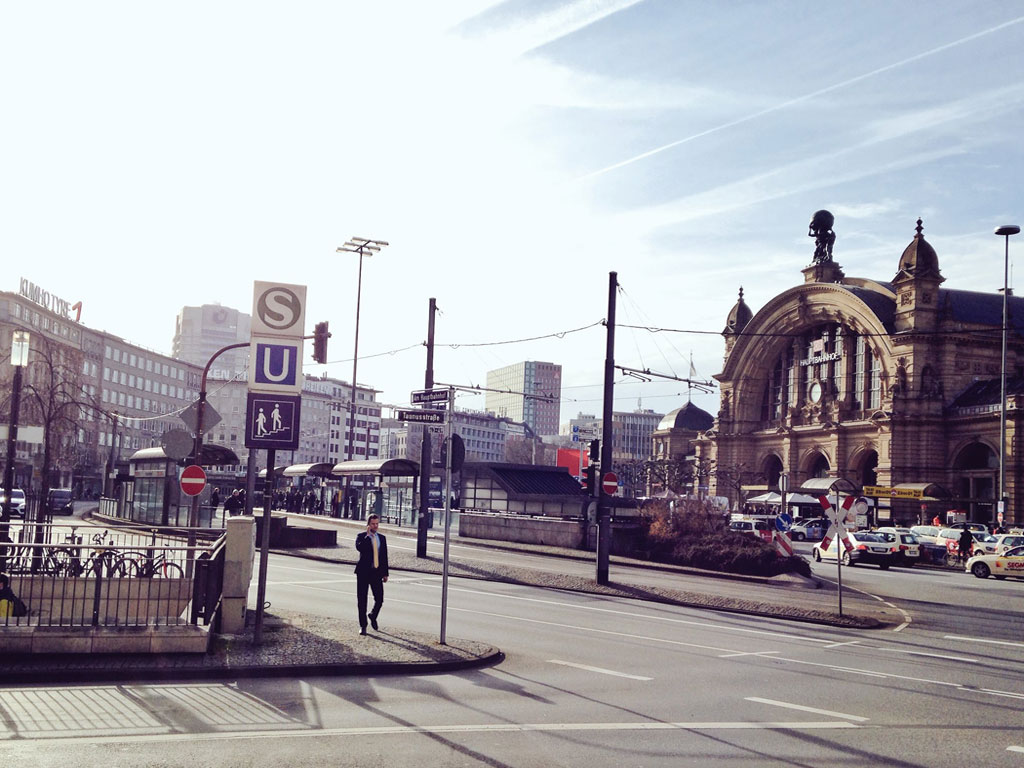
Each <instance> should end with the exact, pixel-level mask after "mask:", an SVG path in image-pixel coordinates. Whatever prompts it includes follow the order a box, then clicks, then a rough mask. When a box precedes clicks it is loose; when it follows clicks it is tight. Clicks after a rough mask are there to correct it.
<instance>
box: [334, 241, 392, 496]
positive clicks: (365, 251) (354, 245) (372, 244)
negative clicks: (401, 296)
mask: <svg viewBox="0 0 1024 768" xmlns="http://www.w3.org/2000/svg"><path fill="white" fill-rule="evenodd" d="M387 245H388V243H387V242H386V241H384V240H370V239H369V238H366V237H353V238H350V239H349V240H348V241H347V242H346V243H345V244H344V245H343V246H341V247H340V248H338V249H337V251H336V252H337V253H343V252H344V253H358V254H359V279H358V280H357V282H356V340H355V350H354V351H353V353H352V398H351V402H350V403H349V409H350V411H351V416H350V417H349V425H348V440H347V441H346V442H347V447H346V449H345V460H346V461H352V450H353V443H354V442H355V430H356V413H357V412H358V408H357V407H356V372H357V371H358V370H359V307H360V304H361V303H362V298H363V257H364V256H372V255H373V254H375V253H377V252H378V251H380V249H381V248H385V247H387ZM369 451H370V430H369V419H367V430H366V454H365V456H366V457H367V458H369ZM351 484H352V479H351V477H350V476H349V475H345V495H344V498H343V499H342V505H343V508H344V505H346V504H347V503H348V495H349V490H350V487H351ZM342 514H344V512H343V513H342ZM353 514H357V513H356V510H353Z"/></svg>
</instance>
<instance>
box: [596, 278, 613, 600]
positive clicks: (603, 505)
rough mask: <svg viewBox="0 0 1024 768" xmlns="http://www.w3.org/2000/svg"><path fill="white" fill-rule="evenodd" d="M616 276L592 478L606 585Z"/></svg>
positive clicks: (610, 283) (610, 300) (599, 560)
mask: <svg viewBox="0 0 1024 768" xmlns="http://www.w3.org/2000/svg"><path fill="white" fill-rule="evenodd" d="M618 287H619V283H618V273H617V272H609V273H608V320H607V325H608V336H607V342H606V346H605V358H604V410H603V411H602V418H603V419H604V423H603V424H602V425H601V468H600V471H599V472H598V473H597V474H598V476H597V477H596V478H594V484H595V485H597V486H598V492H597V583H598V584H607V583H608V561H609V559H610V556H611V533H612V522H611V504H610V499H611V497H610V496H609V495H608V494H607V493H605V492H604V476H605V473H607V472H610V471H611V468H612V402H613V390H614V387H615V291H616V289H617V288H618Z"/></svg>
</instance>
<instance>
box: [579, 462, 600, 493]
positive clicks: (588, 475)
mask: <svg viewBox="0 0 1024 768" xmlns="http://www.w3.org/2000/svg"><path fill="white" fill-rule="evenodd" d="M580 488H581V489H582V490H583V493H584V494H585V495H587V496H593V495H594V489H595V488H597V466H596V465H594V464H588V465H587V466H585V467H584V468H583V477H581V478H580Z"/></svg>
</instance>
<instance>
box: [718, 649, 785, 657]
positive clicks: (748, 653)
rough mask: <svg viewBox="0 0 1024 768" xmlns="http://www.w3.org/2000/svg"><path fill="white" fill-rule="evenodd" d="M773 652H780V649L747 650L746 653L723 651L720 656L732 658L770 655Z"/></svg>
mask: <svg viewBox="0 0 1024 768" xmlns="http://www.w3.org/2000/svg"><path fill="white" fill-rule="evenodd" d="M773 653H779V651H747V652H745V653H723V654H721V655H720V656H719V657H718V658H720V659H731V658H734V657H736V656H770V655H772V654H773Z"/></svg>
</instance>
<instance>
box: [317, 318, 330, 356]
mask: <svg viewBox="0 0 1024 768" xmlns="http://www.w3.org/2000/svg"><path fill="white" fill-rule="evenodd" d="M329 338H331V334H330V333H329V332H328V330H327V321H326V320H324V321H323V322H322V323H317V324H316V328H315V329H314V330H313V359H314V360H315V361H316V362H318V363H326V362H327V340H328V339H329Z"/></svg>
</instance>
